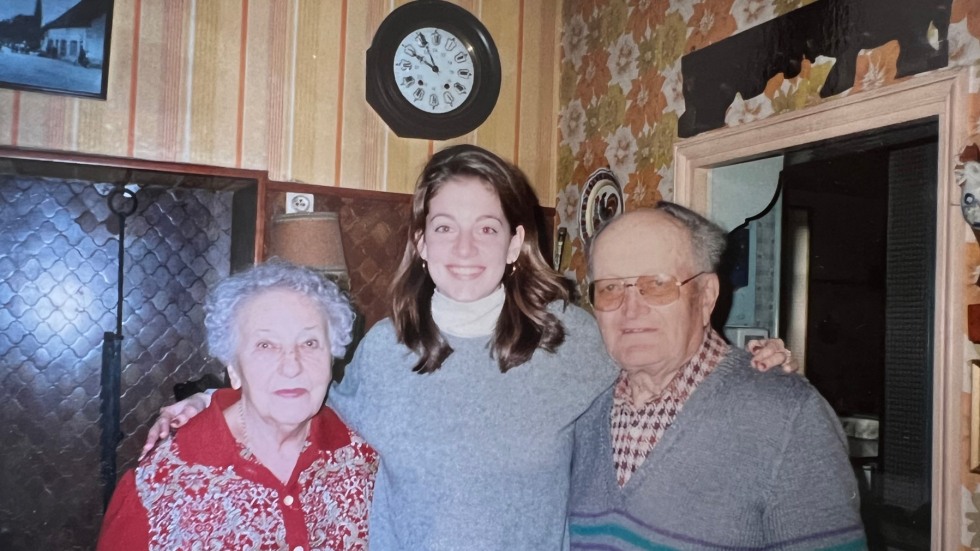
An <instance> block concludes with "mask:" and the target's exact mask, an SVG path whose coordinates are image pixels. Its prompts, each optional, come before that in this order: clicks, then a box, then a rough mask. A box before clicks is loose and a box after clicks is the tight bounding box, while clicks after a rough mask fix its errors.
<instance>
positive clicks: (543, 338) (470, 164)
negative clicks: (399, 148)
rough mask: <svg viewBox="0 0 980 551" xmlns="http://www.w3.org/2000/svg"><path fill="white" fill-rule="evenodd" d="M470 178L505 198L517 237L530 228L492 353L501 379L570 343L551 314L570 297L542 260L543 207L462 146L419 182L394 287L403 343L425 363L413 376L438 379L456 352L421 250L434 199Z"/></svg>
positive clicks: (506, 168)
mask: <svg viewBox="0 0 980 551" xmlns="http://www.w3.org/2000/svg"><path fill="white" fill-rule="evenodd" d="M467 176H468V177H475V178H478V179H479V180H480V181H482V182H483V183H485V184H486V185H487V186H489V188H490V189H492V190H493V191H494V193H496V194H497V197H499V198H500V205H501V207H502V208H503V211H504V217H505V218H506V219H507V224H508V225H509V226H510V232H511V235H514V233H515V232H516V228H517V227H518V226H523V227H524V244H523V245H522V246H521V252H520V256H518V258H517V261H516V262H514V264H512V265H511V267H510V268H508V269H507V270H506V274H507V275H504V278H503V284H504V293H505V297H506V298H505V299H504V306H503V309H502V310H501V312H500V317H499V318H498V319H497V325H496V328H495V329H494V333H493V341H492V343H491V346H490V349H491V354H492V356H493V357H494V358H496V359H497V361H498V363H499V365H500V371H501V372H505V373H506V372H507V370H509V369H512V368H514V367H517V366H519V365H521V364H523V363H525V362H527V361H528V360H529V359H531V355H532V354H534V351H535V350H537V349H538V348H543V349H545V350H547V351H549V352H554V351H555V350H556V349H557V348H558V346H560V345H561V344H562V343H563V342H564V341H565V327H564V326H563V325H562V324H561V321H559V320H558V317H557V316H556V315H555V314H553V313H551V312H549V311H548V304H550V303H551V302H554V301H556V300H561V301H563V302H564V303H565V304H567V303H568V301H569V298H570V295H569V290H568V287H567V285H566V284H565V283H563V281H564V280H563V279H562V277H561V276H560V275H558V273H557V272H555V271H554V270H552V269H551V266H550V265H549V264H548V262H547V261H546V260H545V259H544V255H543V254H542V253H541V247H540V244H539V242H538V239H539V232H538V218H537V211H536V209H537V204H538V199H537V197H536V196H535V195H534V191H533V190H532V189H531V186H530V184H528V181H527V178H526V177H525V176H524V174H523V173H522V172H521V171H520V169H518V168H517V167H516V166H514V165H512V164H511V163H508V162H507V161H504V160H503V159H501V158H500V157H498V156H497V155H495V154H493V153H491V152H489V151H487V150H486V149H483V148H480V147H477V146H473V145H456V146H452V147H448V148H446V149H443V150H442V151H439V152H438V153H436V154H435V155H433V156H432V158H431V159H430V160H429V162H428V163H427V164H426V165H425V168H424V169H423V170H422V174H421V175H420V176H419V179H418V183H417V185H416V188H415V194H414V195H413V196H412V212H411V219H410V221H409V227H408V235H407V236H406V243H405V252H404V254H403V255H402V260H401V264H400V266H399V267H398V271H397V272H396V274H395V278H394V281H393V283H392V289H391V296H392V299H391V306H392V321H393V323H394V326H395V331H396V333H397V335H398V340H399V342H401V343H402V344H404V345H405V346H407V347H408V348H409V349H411V350H413V351H414V352H416V353H417V354H418V355H419V361H418V363H417V364H416V365H415V367H414V368H413V371H415V372H417V373H432V372H434V371H436V370H437V369H439V368H440V367H442V363H443V362H444V361H445V360H446V358H448V357H449V355H450V354H452V352H453V350H452V347H450V346H449V343H447V342H446V339H445V338H444V337H443V336H442V334H441V333H440V332H439V328H438V327H437V326H436V323H435V321H433V319H432V293H433V291H434V290H435V283H433V281H432V278H431V277H429V274H428V273H427V272H426V270H425V268H424V267H423V264H422V258H421V256H419V252H418V247H417V244H418V242H419V240H420V239H421V238H422V236H423V234H424V233H425V220H426V217H427V216H428V214H429V203H430V201H431V200H432V198H433V197H435V196H436V195H437V194H438V193H439V190H440V189H441V188H442V186H443V185H444V184H445V183H446V182H449V181H452V180H453V179H455V178H458V177H467Z"/></svg>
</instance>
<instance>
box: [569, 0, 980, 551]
mask: <svg viewBox="0 0 980 551" xmlns="http://www.w3.org/2000/svg"><path fill="white" fill-rule="evenodd" d="M811 3H812V1H810V0H701V1H695V0H565V1H564V4H563V13H562V17H563V25H562V26H563V35H562V40H561V50H562V51H561V71H560V89H559V109H560V113H559V129H558V130H559V150H558V170H557V173H558V181H557V194H556V195H557V201H556V206H557V215H558V223H559V227H560V228H565V229H566V230H567V232H568V239H567V241H566V243H565V247H564V249H563V254H562V264H561V270H562V272H563V273H564V275H565V276H566V277H567V278H569V279H571V280H573V281H576V282H578V284H579V286H580V291H584V290H585V279H586V270H587V267H586V257H585V253H584V250H583V249H584V242H583V240H582V236H581V235H580V234H579V227H578V211H579V202H580V194H581V191H582V189H581V186H582V183H583V182H585V181H586V180H587V179H588V177H589V175H590V174H591V173H592V172H593V171H595V170H596V169H598V168H603V167H608V168H610V169H611V170H612V171H613V172H614V173H615V174H616V176H617V178H618V180H619V181H620V183H621V184H622V186H623V191H624V195H625V202H626V210H627V211H628V210H633V209H636V208H639V207H644V206H650V205H652V204H654V203H656V202H657V201H658V200H660V199H672V198H673V180H674V176H673V171H674V159H673V146H674V143H675V141H676V140H678V119H679V118H680V117H681V115H683V113H684V111H685V100H684V95H683V93H682V77H681V57H682V56H683V55H684V54H686V53H688V52H691V51H694V50H697V49H700V48H703V47H706V46H709V45H711V44H714V43H717V42H719V41H721V40H724V39H725V38H728V37H730V36H732V35H734V34H736V33H739V32H741V31H744V30H746V29H749V28H752V27H754V26H756V25H759V24H761V23H764V22H766V21H769V20H771V19H773V18H776V17H779V16H781V15H784V14H787V13H789V12H791V11H793V10H795V9H798V8H801V7H803V6H805V5H808V4H811ZM937 34H938V33H934V32H933V30H930V36H929V39H930V40H931V41H938V36H937ZM947 41H948V49H949V66H966V67H970V69H969V71H970V90H969V92H970V99H969V102H968V104H969V105H970V109H969V113H964V116H968V117H969V120H970V123H969V124H970V126H969V127H970V128H971V134H972V135H971V136H970V138H969V142H970V143H973V144H980V1H977V0H952V4H951V10H950V20H949V28H948V35H947ZM900 54H901V51H900V47H899V44H898V42H897V41H891V42H886V43H884V44H881V45H880V46H878V47H875V48H873V49H866V50H861V51H860V53H859V54H858V57H857V60H856V64H855V65H856V66H855V74H854V85H853V87H851V88H849V89H847V90H845V91H843V92H842V93H840V94H838V95H836V96H832V97H830V98H821V97H820V95H819V91H820V88H821V87H822V86H823V84H824V82H825V81H826V79H827V76H828V74H829V73H830V70H831V68H832V67H833V64H834V62H835V60H834V59H832V58H827V57H818V58H817V59H816V60H815V61H813V62H810V61H803V63H802V70H801V71H800V73H799V74H798V75H796V76H795V77H793V78H786V77H785V76H783V75H781V74H780V75H776V76H774V77H772V78H771V79H770V80H769V81H768V84H767V86H766V88H765V90H764V91H763V92H762V93H761V94H759V95H757V96H755V97H741V95H738V96H736V97H735V98H734V100H733V101H732V103H731V105H730V106H729V107H728V109H727V111H726V113H725V119H724V122H725V125H726V126H729V127H731V126H736V125H740V124H745V123H749V122H752V121H756V120H760V119H765V118H767V117H771V116H774V115H778V114H780V113H786V112H789V111H794V110H798V109H802V108H805V107H810V106H813V105H816V104H818V103H821V102H825V101H834V100H835V99H838V98H841V97H844V96H849V95H852V94H859V93H862V92H865V91H868V90H874V89H876V88H879V87H882V86H888V85H889V84H891V83H892V82H894V81H895V80H896V78H897V77H896V72H897V70H896V66H897V60H898V58H899V56H900ZM735 55H737V54H735ZM907 78H915V76H912V77H907ZM959 153H960V152H956V154H957V156H959ZM964 228H966V226H964ZM964 231H967V230H966V229H965V230H964ZM964 243H965V246H966V247H968V249H969V250H968V253H967V258H968V265H967V266H965V269H966V270H967V271H968V272H969V275H968V277H967V280H968V281H969V282H975V281H977V280H978V278H980V248H978V246H977V242H976V240H974V239H973V238H972V237H971V238H970V240H969V241H967V240H966V239H965V241H964ZM963 293H964V295H965V297H964V298H965V303H966V304H974V303H980V287H978V286H976V285H969V286H968V288H966V289H964V290H963ZM964 315H965V314H964ZM964 343H965V344H964V346H967V347H970V351H969V353H968V354H967V355H966V356H967V357H977V355H978V354H977V352H976V351H975V350H974V349H973V348H972V347H973V345H972V344H971V343H970V342H969V341H968V340H966V337H965V336H964ZM963 390H964V393H967V394H965V396H966V399H964V400H961V403H962V408H963V415H964V416H965V417H967V418H968V416H969V412H968V409H969V398H968V397H969V394H968V393H969V391H970V388H969V385H968V381H967V380H964V388H963ZM967 425H968V424H967V423H964V426H967ZM963 438H965V439H967V441H968V438H969V435H968V434H964V435H963ZM968 448H969V446H968V445H964V446H962V450H963V451H964V453H968ZM963 465H964V468H963V472H962V474H961V480H962V488H961V490H962V491H961V496H962V499H961V505H960V515H961V524H962V530H961V533H962V536H961V541H960V544H961V545H962V548H963V549H970V548H975V549H980V475H976V474H972V473H970V472H969V470H968V469H967V468H966V465H967V459H966V457H965V456H964V459H963Z"/></svg>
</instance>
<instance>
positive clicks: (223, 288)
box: [204, 258, 354, 365]
mask: <svg viewBox="0 0 980 551" xmlns="http://www.w3.org/2000/svg"><path fill="white" fill-rule="evenodd" d="M273 289H285V290H289V291H295V292H297V293H299V294H301V295H304V296H306V297H308V298H309V299H310V300H311V301H313V303H314V305H315V306H316V307H317V309H318V310H319V311H320V314H321V315H322V316H323V319H324V321H325V322H326V324H327V334H328V337H329V339H330V353H331V354H332V355H333V356H334V357H336V358H343V357H344V355H345V354H346V352H347V345H348V344H350V343H351V332H352V329H353V327H354V310H353V309H352V308H351V305H350V301H349V300H348V299H347V297H346V296H345V295H344V293H343V292H342V291H341V290H340V288H339V287H337V285H336V284H335V283H333V282H332V281H329V280H327V279H326V278H325V277H323V276H322V275H320V274H318V273H317V272H315V271H313V270H311V269H310V268H304V267H301V266H297V265H295V264H292V263H290V262H286V261H285V260H280V259H278V258H273V259H271V260H268V261H267V262H264V263H262V264H258V265H256V266H253V267H251V268H249V269H248V270H245V271H243V272H240V273H237V274H235V275H232V276H229V277H227V278H225V279H223V280H221V281H220V282H219V283H218V284H217V285H215V286H214V288H213V289H211V292H210V293H208V298H207V301H206V302H205V303H204V327H205V328H206V329H207V333H208V349H209V350H210V351H211V355H212V356H213V357H215V358H217V359H218V360H220V361H221V362H223V363H224V364H225V365H230V364H231V362H232V361H233V360H234V357H235V348H236V346H237V344H238V343H237V342H236V340H237V337H238V332H237V331H236V327H235V323H236V321H237V320H236V317H237V315H238V311H239V310H240V309H241V306H242V304H244V303H245V302H247V301H248V300H249V299H250V298H252V297H254V296H256V295H258V294H260V293H263V292H265V291H269V290H273Z"/></svg>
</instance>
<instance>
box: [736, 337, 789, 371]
mask: <svg viewBox="0 0 980 551" xmlns="http://www.w3.org/2000/svg"><path fill="white" fill-rule="evenodd" d="M745 349H746V350H748V351H749V352H751V353H752V367H754V368H756V369H758V370H759V371H769V370H770V369H772V368H774V367H776V366H777V365H781V366H783V371H785V372H786V373H794V372H796V371H799V369H800V366H798V365H796V362H794V361H793V353H792V352H790V351H789V350H787V348H786V344H785V343H784V342H783V339H759V340H753V341H749V344H748V345H746V347H745Z"/></svg>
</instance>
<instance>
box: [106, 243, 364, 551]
mask: <svg viewBox="0 0 980 551" xmlns="http://www.w3.org/2000/svg"><path fill="white" fill-rule="evenodd" d="M352 322H353V312H352V310H351V307H350V305H349V303H348V301H347V299H346V298H344V296H343V295H342V294H341V293H340V291H339V290H338V289H337V287H336V286H335V285H334V284H332V283H330V282H328V281H325V280H324V279H322V278H321V277H320V276H319V275H317V274H316V273H315V272H312V271H311V270H308V269H305V268H299V267H296V266H293V265H291V264H288V263H286V262H282V261H271V262H268V263H265V264H262V265H259V266H256V267H254V268H252V269H250V270H248V271H246V272H243V273H240V274H237V275H234V276H232V277H229V278H227V279H225V280H224V281H222V282H221V283H219V284H218V286H217V287H215V288H214V290H213V291H212V293H211V295H210V296H209V298H208V301H207V305H206V318H205V326H206V328H207V332H208V346H209V347H210V349H211V352H212V354H213V355H214V356H215V357H217V358H218V359H219V360H221V361H222V362H223V363H224V364H225V365H226V366H227V369H228V376H229V379H230V381H231V385H232V387H233V389H236V390H238V391H240V392H236V391H233V390H226V391H221V392H219V393H218V394H216V395H215V399H214V400H213V401H212V403H211V405H210V406H209V407H208V408H207V409H205V410H204V411H203V412H202V413H201V414H200V415H198V416H197V417H196V418H194V419H193V420H192V421H191V422H190V423H188V424H187V426H186V427H185V428H184V429H183V430H181V431H180V432H179V433H177V434H176V435H175V436H174V437H173V438H171V439H169V440H166V441H164V442H163V443H162V444H161V445H160V446H158V447H157V448H156V449H154V450H153V452H152V453H150V454H149V455H147V456H146V457H144V458H143V459H142V460H141V461H140V464H139V466H138V467H137V468H136V469H135V470H133V471H129V472H127V473H126V475H125V476H124V477H123V479H122V481H121V482H120V485H119V487H118V489H117V490H116V493H115V495H114V496H113V498H112V502H111V503H110V505H109V510H108V511H107V513H106V516H105V520H104V523H103V526H102V534H101V536H100V538H99V549H100V550H101V549H126V550H132V549H160V550H170V549H198V548H200V549H204V548H207V549H302V550H310V549H338V550H339V549H344V550H348V549H365V548H366V547H367V514H368V503H369V502H370V499H371V494H372V491H373V487H374V476H375V472H376V471H377V457H376V454H375V452H374V450H373V449H372V448H371V447H370V446H368V445H367V444H366V443H365V442H364V441H363V440H362V439H361V438H360V437H359V436H357V435H356V434H355V433H354V432H352V431H351V430H350V429H348V428H347V426H346V425H345V424H344V423H343V422H342V421H341V420H340V419H339V418H338V417H337V415H336V414H335V413H334V412H333V411H332V410H330V409H329V408H326V407H324V406H323V403H324V398H325V396H326V394H327V388H328V386H329V384H330V378H331V377H330V372H331V364H332V357H342V356H343V355H344V351H345V348H346V347H347V345H348V344H349V343H350V341H351V327H352Z"/></svg>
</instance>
